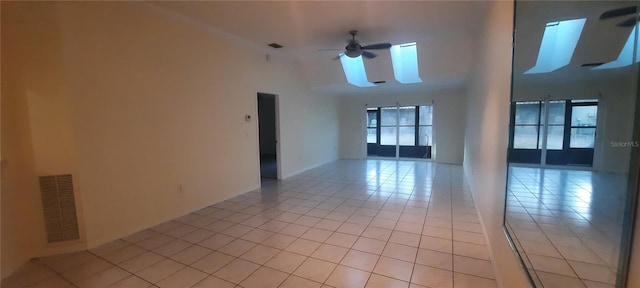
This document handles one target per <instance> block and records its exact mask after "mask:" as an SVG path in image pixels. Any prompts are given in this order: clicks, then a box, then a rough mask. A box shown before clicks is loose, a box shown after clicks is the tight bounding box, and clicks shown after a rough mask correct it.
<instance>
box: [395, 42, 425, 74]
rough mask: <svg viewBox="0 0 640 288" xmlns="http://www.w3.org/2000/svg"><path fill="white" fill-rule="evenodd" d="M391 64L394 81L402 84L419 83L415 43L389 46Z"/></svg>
mask: <svg viewBox="0 0 640 288" xmlns="http://www.w3.org/2000/svg"><path fill="white" fill-rule="evenodd" d="M390 52H391V62H392V63H393V74H394V75H395V78H396V80H398V82H400V83H402V84H410V83H420V82H422V79H420V75H419V74H418V51H417V49H416V43H415V42H414V43H406V44H400V45H393V46H391V50H390Z"/></svg>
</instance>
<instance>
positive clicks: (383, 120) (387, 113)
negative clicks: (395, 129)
mask: <svg viewBox="0 0 640 288" xmlns="http://www.w3.org/2000/svg"><path fill="white" fill-rule="evenodd" d="M396 111H397V109H396V107H383V108H380V126H396V122H397V119H398V115H397V114H396Z"/></svg>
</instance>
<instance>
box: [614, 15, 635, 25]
mask: <svg viewBox="0 0 640 288" xmlns="http://www.w3.org/2000/svg"><path fill="white" fill-rule="evenodd" d="M638 21H640V18H638V17H631V18H629V19H627V20H624V21H622V22H620V23H618V24H616V26H619V27H631V26H633V25H636V23H638Z"/></svg>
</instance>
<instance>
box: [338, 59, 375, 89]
mask: <svg viewBox="0 0 640 288" xmlns="http://www.w3.org/2000/svg"><path fill="white" fill-rule="evenodd" d="M340 62H341V63H342V70H344V75H345V76H346V77H347V82H349V84H351V85H355V86H358V87H373V86H376V85H375V84H373V83H371V82H369V80H368V79H367V72H365V71H364V62H363V61H362V56H358V57H356V58H351V57H347V56H346V55H344V54H340Z"/></svg>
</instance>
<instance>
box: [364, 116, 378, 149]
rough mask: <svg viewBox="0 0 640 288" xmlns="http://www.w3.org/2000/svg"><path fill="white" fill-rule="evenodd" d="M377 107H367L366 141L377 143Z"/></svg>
mask: <svg viewBox="0 0 640 288" xmlns="http://www.w3.org/2000/svg"><path fill="white" fill-rule="evenodd" d="M377 127H378V109H375V108H374V109H371V108H369V109H367V143H378V128H377Z"/></svg>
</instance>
